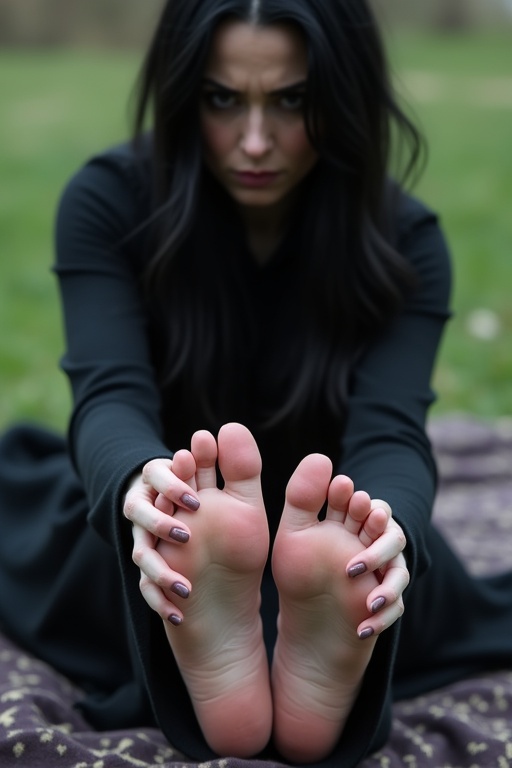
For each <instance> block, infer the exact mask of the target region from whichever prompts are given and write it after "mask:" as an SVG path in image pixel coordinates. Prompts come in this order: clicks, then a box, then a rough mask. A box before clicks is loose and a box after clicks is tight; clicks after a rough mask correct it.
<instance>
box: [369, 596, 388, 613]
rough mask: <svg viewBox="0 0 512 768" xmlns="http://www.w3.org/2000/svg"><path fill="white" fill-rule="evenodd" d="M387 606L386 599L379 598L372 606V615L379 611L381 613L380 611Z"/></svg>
mask: <svg viewBox="0 0 512 768" xmlns="http://www.w3.org/2000/svg"><path fill="white" fill-rule="evenodd" d="M385 605H386V598H385V597H378V598H377V599H376V600H374V601H373V603H372V604H371V609H372V613H377V611H380V609H381V608H384V606H385Z"/></svg>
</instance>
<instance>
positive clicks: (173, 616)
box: [167, 613, 183, 627]
mask: <svg viewBox="0 0 512 768" xmlns="http://www.w3.org/2000/svg"><path fill="white" fill-rule="evenodd" d="M167 621H169V622H170V623H171V624H174V626H175V627H179V625H180V624H181V623H182V621H183V619H182V618H180V616H176V614H175V613H171V615H170V616H168V617H167Z"/></svg>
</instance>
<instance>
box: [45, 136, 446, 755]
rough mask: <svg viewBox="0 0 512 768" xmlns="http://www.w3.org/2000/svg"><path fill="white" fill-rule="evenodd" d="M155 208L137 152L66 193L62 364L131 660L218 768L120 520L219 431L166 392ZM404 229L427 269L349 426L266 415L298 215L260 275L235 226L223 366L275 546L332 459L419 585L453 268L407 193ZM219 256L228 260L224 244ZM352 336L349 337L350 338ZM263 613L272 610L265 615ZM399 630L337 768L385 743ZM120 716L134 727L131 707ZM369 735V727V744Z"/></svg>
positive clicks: (289, 321) (184, 395)
mask: <svg viewBox="0 0 512 768" xmlns="http://www.w3.org/2000/svg"><path fill="white" fill-rule="evenodd" d="M150 201H151V178H150V172H149V165H148V163H147V162H145V161H144V159H142V160H141V159H140V158H136V157H135V155H134V153H133V151H132V149H131V148H130V147H129V146H128V145H123V146H121V147H118V148H115V149H112V150H109V151H107V152H105V153H103V154H101V155H99V156H97V157H95V158H93V159H92V160H91V161H90V162H88V163H87V164H86V165H85V166H84V167H83V168H82V169H81V170H80V171H79V172H78V174H77V175H76V176H75V177H74V178H73V179H72V180H71V182H70V183H69V185H68V187H67V188H66V190H65V192H64V194H63V197H62V200H61V204H60V207H59V212H58V219H57V230H56V241H57V261H56V265H55V270H56V273H57V275H58V278H59V284H60V288H61V295H62V303H63V312H64V321H65V331H66V339H67V350H66V352H65V355H64V357H63V360H62V365H63V368H64V370H65V371H66V373H67V374H68V376H69V378H70V382H71V386H72V389H73V397H74V407H73V413H72V418H71V422H70V427H69V451H70V454H71V458H72V461H73V463H74V466H75V469H76V472H77V473H78V476H79V478H80V480H81V483H82V484H83V487H84V490H85V493H86V496H87V501H88V509H89V521H90V523H91V525H92V526H93V528H94V529H96V531H97V532H98V533H99V534H100V535H101V536H102V537H103V538H104V539H105V540H106V541H107V542H109V543H110V544H111V545H112V546H113V547H114V549H115V552H116V557H117V560H118V564H119V572H120V575H121V579H122V584H123V589H124V598H123V599H124V601H125V603H124V604H125V605H126V606H127V618H128V627H129V633H130V634H129V636H130V638H131V640H130V647H131V648H132V649H134V654H135V655H134V657H133V658H134V659H138V661H135V667H134V674H135V677H136V678H137V679H138V680H139V681H141V688H140V689H139V690H140V691H144V692H145V693H144V694H143V695H144V696H147V697H148V700H149V702H150V703H151V707H152V710H153V713H154V716H155V717H156V721H157V722H158V723H159V725H160V727H161V728H162V729H163V731H164V733H166V735H167V737H168V738H169V740H170V741H171V742H172V743H173V744H174V745H175V746H176V747H177V748H178V749H181V750H182V751H183V752H185V753H187V754H191V755H194V756H195V757H197V758H199V759H209V758H211V757H213V753H212V752H211V750H210V749H209V747H208V746H207V745H206V743H205V742H204V739H203V737H202V734H201V732H200V730H199V726H198V724H197V722H196V720H195V717H194V714H193V711H192V706H191V703H190V701H189V698H188V694H187V691H186V689H185V687H184V685H183V682H182V680H181V678H180V676H179V673H178V671H177V668H176V665H175V664H172V663H171V662H170V660H169V648H168V645H167V641H166V638H165V635H164V633H163V632H162V628H161V622H160V620H159V617H158V616H157V615H156V614H154V613H153V612H152V611H151V610H150V609H149V608H148V606H147V605H146V604H145V603H144V600H143V598H142V596H141V594H140V590H139V584H138V581H139V577H138V571H137V568H136V567H135V566H134V565H133V563H132V561H131V550H132V547H133V541H132V537H131V528H130V526H129V525H128V523H127V521H126V520H125V518H124V517H123V514H122V498H123V493H124V490H125V487H126V482H127V480H128V478H130V477H131V476H132V475H133V474H134V473H135V472H136V471H138V470H140V469H141V468H142V466H143V465H144V464H145V463H146V462H148V461H149V460H150V459H152V458H156V457H172V454H173V451H175V450H177V449H179V448H183V447H188V445H189V441H190V437H191V434H192V432H193V431H194V430H195V429H197V428H202V427H205V426H208V425H206V424H202V423H193V422H194V419H193V418H191V417H190V416H191V414H194V405H195V404H194V402H190V400H191V397H190V394H189V391H188V389H187V382H186V381H182V382H178V385H177V387H175V389H174V391H173V390H172V389H171V390H170V391H168V390H164V389H163V388H162V387H161V386H160V385H159V378H158V375H157V371H158V369H159V363H160V361H159V359H158V356H159V355H160V354H162V353H163V351H164V350H163V349H162V347H161V346H159V344H160V345H161V343H162V342H161V341H159V342H157V343H156V345H155V343H154V340H155V339H159V338H160V339H161V334H160V328H159V326H158V317H159V315H158V313H155V312H153V307H152V306H151V303H150V302H148V299H147V297H146V295H145V292H144V290H143V287H142V282H143V281H142V276H143V273H144V270H145V268H146V266H147V264H148V259H149V258H150V256H151V247H150V243H149V240H148V228H147V227H146V226H145V223H146V222H147V220H148V217H149V216H150V214H151V202H150ZM392 223H393V225H394V226H393V228H394V230H395V232H396V233H397V237H396V246H397V249H398V250H399V251H400V252H401V253H402V254H403V256H404V257H405V259H406V260H407V261H408V262H409V264H410V266H411V268H412V270H413V271H414V272H415V274H416V277H417V283H418V285H417V288H416V290H414V291H412V292H411V294H410V295H409V297H408V299H407V301H406V303H405V306H404V308H403V310H402V311H401V312H400V314H399V315H398V316H396V317H395V319H394V320H393V321H392V322H391V323H389V324H388V326H387V327H386V328H383V329H382V331H381V332H380V333H379V334H378V336H377V337H376V339H375V340H374V341H373V342H372V343H371V344H370V345H369V346H368V347H367V349H366V352H365V353H364V355H363V356H362V357H360V358H359V360H358V362H357V364H356V365H355V367H354V369H353V370H352V373H351V378H350V384H349V397H348V404H347V415H346V418H344V419H343V420H342V419H340V420H337V419H335V418H333V417H332V416H331V415H330V412H329V409H328V408H326V407H324V406H323V405H322V403H320V404H319V407H318V409H317V412H316V414H315V419H314V421H313V422H311V421H309V427H308V428H307V429H306V428H305V429H303V430H302V429H301V428H300V424H299V428H297V427H296V426H295V428H294V429H290V428H289V427H288V426H287V424H286V422H283V423H281V424H277V425H276V426H274V427H270V428H263V427H261V413H262V407H263V408H267V409H268V408H269V407H270V408H272V407H275V406H276V405H279V404H282V402H283V398H285V397H286V390H285V388H284V384H283V380H282V376H281V375H280V361H281V360H282V359H283V356H286V355H287V354H289V351H290V345H291V344H294V343H295V344H297V340H296V339H294V335H293V318H294V317H296V314H294V312H296V309H297V307H296V303H295V304H294V294H293V291H294V287H295V285H296V277H297V275H296V272H297V270H296V262H295V259H294V256H295V254H296V242H295V243H294V235H293V232H294V227H293V222H292V227H291V229H290V232H289V235H288V236H287V237H285V239H284V241H283V243H282V245H281V246H280V248H279V249H278V252H277V253H276V254H275V255H274V256H273V257H272V258H271V260H270V261H269V262H268V263H267V264H265V265H264V266H258V265H257V264H256V263H255V261H254V259H253V258H252V257H251V255H250V253H249V250H248V248H247V245H246V243H245V242H244V239H243V237H240V230H241V228H240V227H238V230H237V228H236V227H233V238H235V240H234V243H235V245H234V247H235V250H236V253H237V257H238V256H239V258H240V262H239V263H238V266H239V269H238V277H237V279H239V280H242V282H243V291H241V292H240V293H238V292H237V291H233V292H231V293H230V294H229V300H232V301H233V302H235V310H236V312H238V311H239V312H240V317H242V316H243V315H244V314H245V316H246V314H247V312H249V314H250V313H253V316H254V317H255V318H256V321H257V322H256V327H257V329H258V338H257V339H256V343H255V344H254V340H253V347H252V348H251V349H252V356H250V358H249V359H248V357H247V355H243V354H241V355H240V359H237V360H236V361H233V365H234V371H230V372H229V371H222V370H221V371H219V375H224V374H225V375H234V376H236V377H237V382H239V390H240V392H241V394H242V397H241V398H240V399H239V401H238V402H237V404H236V407H235V406H234V407H233V412H232V413H231V412H230V413H228V419H229V420H233V421H241V422H243V423H245V424H246V426H247V427H249V428H250V429H251V430H252V432H253V434H254V435H255V437H256V440H257V442H258V445H259V448H260V451H261V454H262V460H263V474H262V486H263V493H264V500H265V506H266V510H267V515H268V519H269V528H270V532H271V537H273V535H274V534H275V531H276V529H277V525H278V522H279V517H280V514H281V510H282V504H283V500H284V491H285V486H286V483H287V481H288V479H289V477H290V475H291V473H292V472H293V470H294V469H295V467H296V465H297V464H298V462H299V461H300V460H301V459H302V458H303V457H304V456H305V455H306V454H308V453H310V452H314V451H316V452H322V453H326V454H327V455H329V456H330V457H331V459H332V460H333V464H334V470H335V472H342V473H345V474H347V475H349V476H350V477H351V478H352V479H353V480H354V483H355V486H356V488H358V489H363V490H366V491H367V492H368V493H369V494H370V496H372V497H373V498H382V499H384V500H386V501H387V502H388V503H389V504H390V505H391V508H392V510H393V515H394V517H395V519H396V520H397V521H398V522H399V523H400V525H401V526H402V527H403V529H404V532H405V535H406V537H407V562H408V567H409V570H410V572H411V577H412V578H411V587H410V590H411V589H412V585H413V584H414V580H415V578H416V576H417V575H418V574H420V573H422V572H424V571H425V569H426V568H427V566H428V562H429V555H428V551H427V547H426V544H425V537H426V533H427V530H428V526H429V520H430V515H431V511H432V505H433V500H434V494H435V484H436V469H435V464H434V461H433V458H432V455H431V450H430V445H429V441H428V438H427V435H426V432H425V421H426V415H427V411H428V408H429V406H430V405H431V403H432V401H433V393H432V391H431V386H430V380H431V375H432V368H433V364H434V361H435V357H436V353H437V350H438V346H439V342H440V338H441V334H442V331H443V327H444V324H445V322H446V320H447V318H448V317H449V314H450V313H449V297H450V283H451V275H450V260H449V255H448V251H447V247H446V244H445V241H444V237H443V235H442V233H441V231H440V228H439V225H438V221H437V218H436V216H435V214H433V213H432V212H431V211H429V210H428V209H427V208H425V207H424V206H423V205H422V204H421V203H419V202H418V201H417V200H415V199H414V198H412V197H410V196H408V195H406V194H402V196H401V198H400V204H399V206H398V208H397V213H396V221H394V222H392ZM200 225H201V222H198V223H197V226H200ZM237 233H238V234H237ZM237 237H238V238H239V240H236V238H237ZM208 258H210V259H214V260H215V259H216V252H215V243H212V244H211V250H210V252H209V254H208ZM180 300H183V301H185V302H186V301H190V302H193V301H195V300H197V297H196V296H195V295H194V291H193V290H191V291H190V295H188V294H187V295H186V296H181V297H180ZM342 336H343V329H342V328H341V329H340V341H342ZM295 351H296V350H295ZM241 404H242V405H241ZM91 567H94V566H93V564H91ZM263 587H264V592H265V590H267V589H270V591H269V592H265V600H264V601H263V607H262V611H263V619H264V627H265V631H266V632H269V633H270V634H269V635H268V637H266V642H267V645H268V647H269V649H271V647H272V643H273V639H272V632H273V631H274V632H275V610H276V607H275V603H274V607H272V600H274V599H275V597H274V598H273V597H271V595H272V594H273V593H272V586H271V575H270V573H269V571H268V569H267V572H266V574H265V576H264V584H263ZM267 598H268V599H267ZM120 599H121V596H120ZM265 605H270V608H269V609H268V613H267V614H266V615H265V612H264V611H265ZM270 625H274V628H273V629H272V627H270ZM398 625H399V622H397V623H395V625H394V626H393V627H392V628H391V629H389V630H387V631H386V632H385V633H384V634H383V635H382V636H381V637H380V638H379V642H378V644H377V646H376V650H375V652H374V654H373V657H372V660H371V662H370V665H369V667H368V670H367V673H366V675H365V680H364V682H363V685H362V688H361V692H360V695H359V697H358V700H357V702H356V704H355V706H354V709H353V712H352V713H351V717H350V723H347V726H346V728H345V730H344V733H343V736H342V739H341V740H340V744H339V745H338V749H337V751H336V752H335V753H334V758H333V759H334V763H333V764H336V765H337V764H339V762H336V761H338V758H339V756H340V755H342V756H343V760H344V761H346V764H347V765H355V764H357V762H358V761H359V760H360V759H361V757H362V756H363V755H364V754H365V753H366V751H367V750H368V749H369V748H376V747H377V746H378V745H379V744H380V743H382V740H383V739H384V738H385V737H386V733H387V729H388V728H389V718H390V706H389V702H390V696H391V693H392V689H391V683H392V679H393V669H394V658H395V655H396V651H397V648H398V638H399V626H398ZM269 627H270V629H269ZM128 705H129V706H128ZM118 706H119V701H118V699H115V700H113V702H112V703H111V704H109V705H108V707H109V713H107V714H106V715H105V716H104V715H100V714H99V713H98V711H94V712H93V710H92V709H90V711H89V717H91V718H94V720H93V721H96V722H98V723H99V724H100V725H101V724H102V723H103V725H105V724H107V725H108V726H109V727H110V725H111V724H112V722H113V721H112V719H111V716H112V711H114V710H116V708H117V707H118ZM126 706H128V709H130V708H131V710H133V711H131V710H130V711H131V715H130V716H132V717H133V718H135V719H136V720H137V721H139V720H140V713H141V710H140V708H138V704H137V701H136V700H135V699H133V696H132V697H131V698H130V699H129V700H128V699H127V697H126V696H125V697H124V698H123V707H124V708H125V707H126ZM124 708H123V712H124ZM122 717H124V718H125V719H126V718H127V717H128V713H127V712H124V714H123V715H122ZM123 722H124V720H123ZM363 722H364V724H365V727H364V728H363V729H361V726H360V723H363ZM367 729H369V731H367ZM368 733H372V734H373V741H372V740H371V739H370V740H369V739H368ZM340 759H341V758H340Z"/></svg>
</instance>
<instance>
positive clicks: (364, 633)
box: [359, 627, 373, 640]
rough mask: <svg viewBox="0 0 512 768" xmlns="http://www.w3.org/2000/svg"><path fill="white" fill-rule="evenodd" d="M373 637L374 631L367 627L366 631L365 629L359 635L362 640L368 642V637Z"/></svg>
mask: <svg viewBox="0 0 512 768" xmlns="http://www.w3.org/2000/svg"><path fill="white" fill-rule="evenodd" d="M372 635H373V629H372V628H371V627H367V628H366V629H363V630H362V631H361V632H360V633H359V637H360V639H361V640H366V638H367V637H371V636H372Z"/></svg>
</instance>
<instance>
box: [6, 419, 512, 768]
mask: <svg viewBox="0 0 512 768" xmlns="http://www.w3.org/2000/svg"><path fill="white" fill-rule="evenodd" d="M431 435H432V439H433V442H434V446H435V450H436V454H437V456H438V461H439V469H440V474H441V484H440V492H439V495H438V500H437V503H436V509H435V515H434V518H435V520H436V523H437V525H438V526H439V527H440V528H441V529H442V530H443V531H444V532H445V534H446V535H447V536H448V537H449V539H450V540H451V541H452V543H453V546H454V547H455V548H456V549H457V551H458V552H459V554H460V555H461V556H462V557H463V558H464V560H465V561H466V563H467V564H468V567H469V568H470V570H471V571H472V572H474V573H477V574H483V573H491V572H498V571H502V570H506V569H510V568H511V567H512V557H511V554H512V546H511V544H512V420H511V419H504V420H500V421H499V422H497V423H494V424H492V425H491V424H486V423H482V422H479V421H475V420H472V419H468V418H458V417H453V418H444V419H441V420H438V421H435V422H433V424H432V426H431ZM511 643H512V638H511ZM77 698H78V695H77V691H76V689H75V688H74V687H73V686H72V685H71V684H70V683H69V682H68V681H67V680H65V679H64V678H62V677H61V676H60V675H58V674H57V673H56V672H55V671H54V670H52V669H51V668H50V667H48V666H47V665H46V664H44V663H42V662H40V661H38V660H36V659H34V658H32V657H30V656H29V655H27V654H26V653H25V652H23V651H22V650H21V649H20V648H18V647H16V646H15V645H14V644H13V643H12V642H10V641H9V640H8V639H7V638H5V637H3V636H1V635H0V766H2V768H14V767H15V766H16V767H20V768H21V767H22V768H57V767H58V768H128V767H129V766H132V767H133V766H137V767H138V768H157V766H160V768H177V766H183V768H185V767H186V766H190V768H192V766H194V765H195V766H196V768H198V767H197V764H194V763H193V762H192V761H190V760H187V758H186V757H185V756H184V755H181V754H179V753H178V752H177V751H176V750H174V749H173V748H172V747H171V746H170V745H169V744H168V743H167V742H166V740H165V739H164V737H163V735H162V734H161V733H160V732H159V731H158V730H156V729H147V728H146V729H142V728H141V729H137V730H134V729H131V730H124V731H115V732H107V733H105V732H102V733H99V732H96V731H93V730H91V727H90V726H89V725H88V724H87V723H86V721H85V720H83V718H82V717H81V715H80V714H79V712H77V711H76V710H75V709H74V707H73V704H74V702H75V701H76V699H77ZM210 767H211V768H263V763H261V762H258V761H255V760H252V761H251V760H235V759H232V758H230V759H223V760H216V761H212V762H211V763H209V764H208V768H210ZM511 767H512V670H510V669H509V670H503V671H501V672H492V673H489V674H485V675H479V676H475V677H472V678H469V679H466V680H464V681H462V682H459V683H457V684H454V685H450V686H448V687H446V688H443V689H440V690H436V691H433V692H432V693H429V694H427V695H425V696H421V697H418V698H416V699H412V700H409V701H403V702H399V703H397V704H395V706H394V720H393V730H392V734H391V738H390V740H389V742H388V744H387V745H386V747H385V748H384V749H382V750H381V751H380V752H378V753H377V754H375V755H372V756H371V757H368V758H366V759H365V760H364V761H363V762H362V763H361V766H360V768H511ZM201 768H206V765H205V764H202V765H201ZM265 768H276V764H272V763H266V764H265ZM340 768H342V766H340Z"/></svg>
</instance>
